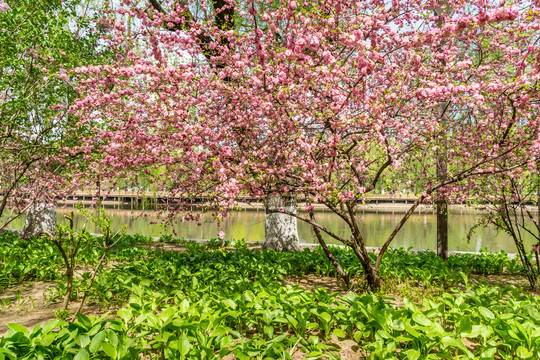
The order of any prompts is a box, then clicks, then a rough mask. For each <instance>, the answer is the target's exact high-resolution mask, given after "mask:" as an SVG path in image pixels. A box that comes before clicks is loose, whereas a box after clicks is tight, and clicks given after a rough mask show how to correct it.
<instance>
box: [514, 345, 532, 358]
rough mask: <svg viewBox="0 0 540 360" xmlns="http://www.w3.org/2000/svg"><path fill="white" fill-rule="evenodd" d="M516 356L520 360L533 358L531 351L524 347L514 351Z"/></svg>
mask: <svg viewBox="0 0 540 360" xmlns="http://www.w3.org/2000/svg"><path fill="white" fill-rule="evenodd" d="M516 355H517V356H518V357H519V358H520V359H527V358H530V357H532V356H533V353H532V351H530V350H527V349H526V348H525V347H524V346H519V347H518V348H517V350H516Z"/></svg>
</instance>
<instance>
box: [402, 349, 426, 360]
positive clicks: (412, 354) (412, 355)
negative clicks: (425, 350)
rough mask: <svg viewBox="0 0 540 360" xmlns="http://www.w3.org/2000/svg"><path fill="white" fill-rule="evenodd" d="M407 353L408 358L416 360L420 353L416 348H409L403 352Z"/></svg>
mask: <svg viewBox="0 0 540 360" xmlns="http://www.w3.org/2000/svg"><path fill="white" fill-rule="evenodd" d="M404 353H405V354H406V355H407V359H408V360H418V359H419V358H420V355H422V353H421V352H420V350H417V349H410V350H407V351H405V352H404Z"/></svg>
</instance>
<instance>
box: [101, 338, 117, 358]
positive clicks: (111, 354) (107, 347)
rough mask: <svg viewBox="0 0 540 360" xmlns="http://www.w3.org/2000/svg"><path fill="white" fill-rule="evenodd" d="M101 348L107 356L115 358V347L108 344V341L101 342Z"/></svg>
mask: <svg viewBox="0 0 540 360" xmlns="http://www.w3.org/2000/svg"><path fill="white" fill-rule="evenodd" d="M101 348H102V350H103V351H104V352H105V354H107V356H109V357H111V358H113V359H115V358H116V348H115V347H114V346H112V345H111V344H109V343H108V342H102V343H101Z"/></svg>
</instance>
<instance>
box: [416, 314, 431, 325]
mask: <svg viewBox="0 0 540 360" xmlns="http://www.w3.org/2000/svg"><path fill="white" fill-rule="evenodd" d="M412 319H413V320H414V321H415V322H416V323H418V324H420V325H423V326H431V320H429V318H428V317H427V316H426V315H424V314H422V313H414V314H413V315H412Z"/></svg>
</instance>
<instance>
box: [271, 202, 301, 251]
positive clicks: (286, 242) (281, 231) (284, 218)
mask: <svg viewBox="0 0 540 360" xmlns="http://www.w3.org/2000/svg"><path fill="white" fill-rule="evenodd" d="M265 207H266V215H265V225H264V230H265V234H264V235H265V236H264V243H263V245H262V247H263V249H265V250H277V251H298V250H300V244H299V242H298V228H297V222H296V218H295V217H294V216H290V215H287V214H283V213H281V212H280V211H281V210H283V211H286V212H289V213H293V214H296V197H294V196H283V195H281V194H275V195H269V196H267V198H266V204H265ZM274 211H277V212H274Z"/></svg>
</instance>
